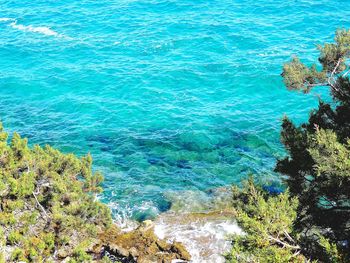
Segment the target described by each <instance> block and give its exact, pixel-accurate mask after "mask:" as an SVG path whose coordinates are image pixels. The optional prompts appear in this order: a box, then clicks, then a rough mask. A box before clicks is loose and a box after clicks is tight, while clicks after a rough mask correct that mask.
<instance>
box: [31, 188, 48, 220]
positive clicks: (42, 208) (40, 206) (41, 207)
mask: <svg viewBox="0 0 350 263" xmlns="http://www.w3.org/2000/svg"><path fill="white" fill-rule="evenodd" d="M32 194H33V196H34V198H35V201H36V203H37V205H38V206H39V208H40V209H41V210H42V211H43V213H44V214H45V217H46V218H48V217H49V216H48V215H47V213H46V211H45V209H44V207H43V206H42V205H41V204H40V203H39V201H38V198H37V197H36V195H35V193H34V192H32Z"/></svg>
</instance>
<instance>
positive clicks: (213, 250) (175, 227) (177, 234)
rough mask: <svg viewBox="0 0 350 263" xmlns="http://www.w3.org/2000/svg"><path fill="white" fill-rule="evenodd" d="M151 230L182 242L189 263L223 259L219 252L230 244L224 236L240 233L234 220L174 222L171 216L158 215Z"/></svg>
mask: <svg viewBox="0 0 350 263" xmlns="http://www.w3.org/2000/svg"><path fill="white" fill-rule="evenodd" d="M175 221H176V220H175ZM154 232H155V234H156V235H157V236H158V237H159V238H162V239H167V240H168V241H173V240H176V241H178V242H181V243H183V244H184V246H185V247H186V249H187V250H188V252H189V253H190V254H191V259H192V260H191V262H193V263H224V262H225V259H224V257H223V256H222V255H223V254H224V253H226V252H228V251H229V250H230V248H231V242H230V241H228V240H227V236H228V235H232V234H237V235H242V234H244V233H243V232H242V230H241V228H239V227H238V225H237V224H236V222H235V221H234V220H223V219H207V220H195V221H192V222H186V223H183V222H179V223H175V224H174V219H171V220H170V221H169V218H167V217H165V218H162V216H160V217H159V219H158V220H157V221H156V222H155V228H154Z"/></svg>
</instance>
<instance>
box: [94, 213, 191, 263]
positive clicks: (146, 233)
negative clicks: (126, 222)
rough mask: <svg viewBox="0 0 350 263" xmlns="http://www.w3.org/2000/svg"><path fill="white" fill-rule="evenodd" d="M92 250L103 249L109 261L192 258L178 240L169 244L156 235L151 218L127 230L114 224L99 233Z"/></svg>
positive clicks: (143, 262) (126, 262)
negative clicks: (96, 242) (97, 241)
mask: <svg viewBox="0 0 350 263" xmlns="http://www.w3.org/2000/svg"><path fill="white" fill-rule="evenodd" d="M94 250H95V251H103V254H104V255H106V256H108V257H109V258H110V259H111V260H112V261H119V262H123V263H134V262H135V263H136V262H137V263H151V262H152V263H153V262H156V263H158V262H159V263H168V262H169V263H170V262H172V261H173V260H182V262H187V261H189V260H190V259H191V256H190V254H189V253H188V252H187V250H186V249H185V247H184V246H183V245H182V244H181V243H179V242H172V243H168V242H166V241H165V240H162V239H160V238H158V237H157V236H156V235H155V233H154V224H153V222H152V221H150V220H146V221H144V222H143V223H142V224H141V225H140V226H139V227H138V228H136V229H134V230H132V231H130V232H124V231H122V230H121V229H120V228H118V227H117V226H116V225H113V226H112V227H111V228H109V229H108V230H107V231H105V232H104V233H103V234H101V235H100V244H99V245H98V246H96V247H95V249H94ZM178 262H179V261H178Z"/></svg>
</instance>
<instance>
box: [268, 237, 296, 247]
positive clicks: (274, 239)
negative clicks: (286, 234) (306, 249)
mask: <svg viewBox="0 0 350 263" xmlns="http://www.w3.org/2000/svg"><path fill="white" fill-rule="evenodd" d="M268 238H269V240H273V241H275V242H276V243H278V244H280V245H283V246H285V247H289V248H291V249H294V250H299V249H300V247H299V246H294V245H290V244H288V243H286V242H283V241H281V240H279V239H277V238H274V237H272V236H270V235H269V236H268Z"/></svg>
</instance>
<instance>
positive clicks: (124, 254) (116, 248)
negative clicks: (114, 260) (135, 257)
mask: <svg viewBox="0 0 350 263" xmlns="http://www.w3.org/2000/svg"><path fill="white" fill-rule="evenodd" d="M109 249H110V251H112V252H113V253H114V254H117V255H120V256H122V257H128V256H129V254H130V253H129V251H128V250H127V249H125V248H123V247H120V246H118V245H115V244H113V245H111V246H110V247H109Z"/></svg>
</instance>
